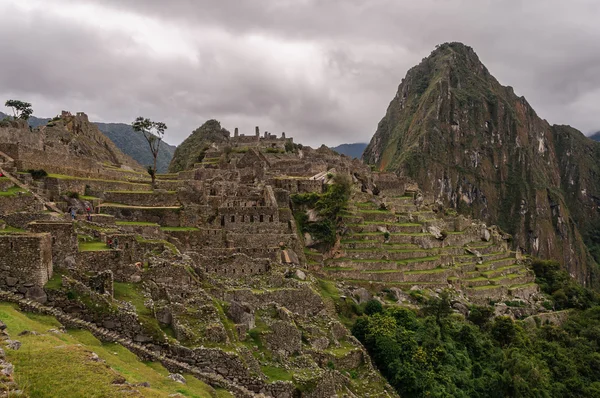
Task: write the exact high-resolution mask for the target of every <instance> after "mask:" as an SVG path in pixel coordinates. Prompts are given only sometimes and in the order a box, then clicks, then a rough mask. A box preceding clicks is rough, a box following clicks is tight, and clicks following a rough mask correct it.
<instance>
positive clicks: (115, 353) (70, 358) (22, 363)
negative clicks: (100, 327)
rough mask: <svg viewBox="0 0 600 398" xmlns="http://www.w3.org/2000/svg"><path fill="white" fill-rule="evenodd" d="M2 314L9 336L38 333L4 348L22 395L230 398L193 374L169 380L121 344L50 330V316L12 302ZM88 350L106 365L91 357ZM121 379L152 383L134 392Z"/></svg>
mask: <svg viewBox="0 0 600 398" xmlns="http://www.w3.org/2000/svg"><path fill="white" fill-rule="evenodd" d="M0 318H1V319H2V320H3V321H4V322H5V323H6V325H7V326H8V328H7V330H8V333H9V334H10V336H11V337H12V338H17V335H18V334H19V333H20V332H22V331H24V330H29V331H35V332H37V333H39V334H37V335H34V334H27V335H24V336H19V337H18V339H19V341H21V343H22V344H23V345H22V347H21V349H20V350H5V351H6V356H7V359H8V361H10V362H11V363H12V364H13V365H14V366H15V368H16V369H18V371H16V372H15V375H14V376H15V379H16V381H17V383H18V384H19V386H20V387H21V388H22V389H24V392H25V395H26V396H31V397H49V398H59V397H60V398H75V397H105V398H117V397H124V396H144V397H155V398H167V397H169V396H174V395H176V394H177V395H180V396H183V397H215V398H225V397H231V395H230V394H229V393H227V392H226V391H223V390H214V389H213V388H211V387H210V386H208V385H206V384H205V383H203V382H201V381H200V380H198V379H196V378H194V377H193V376H191V375H187V374H185V375H184V376H185V378H186V381H187V383H186V384H180V383H177V382H175V381H173V380H170V379H169V378H167V376H168V375H169V371H168V370H167V369H165V368H164V367H163V366H162V365H160V364H159V363H155V362H142V361H140V360H139V359H138V357H137V356H136V355H135V354H133V353H131V352H130V351H128V350H127V349H126V348H124V347H123V346H121V345H119V344H115V343H102V342H100V341H99V340H98V339H96V338H95V337H94V336H93V335H92V334H91V333H89V332H87V331H85V330H69V331H68V332H67V333H52V332H48V330H49V329H59V328H60V326H61V325H60V323H59V322H58V321H57V320H56V319H54V318H53V317H49V316H44V315H37V314H30V313H25V312H21V311H18V310H17V309H16V308H15V307H14V306H13V305H10V304H6V303H0ZM91 352H94V353H96V354H97V355H98V356H99V357H100V359H102V360H103V361H105V363H103V362H97V361H93V360H91ZM119 380H121V382H118V381H119ZM123 380H126V381H127V382H128V383H131V384H134V383H141V382H148V383H149V385H150V387H136V388H135V389H136V390H139V392H140V394H134V393H133V391H132V389H129V387H127V386H126V385H124V384H123V383H122V381H123ZM9 396H12V395H9Z"/></svg>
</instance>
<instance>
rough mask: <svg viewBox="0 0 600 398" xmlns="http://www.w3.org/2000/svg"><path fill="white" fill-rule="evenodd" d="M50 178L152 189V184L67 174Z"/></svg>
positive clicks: (50, 176)
mask: <svg viewBox="0 0 600 398" xmlns="http://www.w3.org/2000/svg"><path fill="white" fill-rule="evenodd" d="M47 177H48V178H56V179H59V180H81V181H101V182H112V183H119V184H128V185H137V186H140V187H150V184H144V183H139V182H127V181H121V180H103V179H100V178H85V177H75V176H68V175H65V174H52V173H51V174H48V176H47Z"/></svg>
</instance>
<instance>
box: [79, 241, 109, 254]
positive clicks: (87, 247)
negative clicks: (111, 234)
mask: <svg viewBox="0 0 600 398" xmlns="http://www.w3.org/2000/svg"><path fill="white" fill-rule="evenodd" d="M109 250H112V249H111V248H110V247H108V245H107V244H106V243H104V242H98V241H92V242H79V251H80V252H100V251H109Z"/></svg>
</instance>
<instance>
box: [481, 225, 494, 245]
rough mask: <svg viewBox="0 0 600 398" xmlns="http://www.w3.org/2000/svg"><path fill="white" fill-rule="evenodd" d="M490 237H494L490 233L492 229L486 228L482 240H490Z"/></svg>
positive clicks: (482, 232)
mask: <svg viewBox="0 0 600 398" xmlns="http://www.w3.org/2000/svg"><path fill="white" fill-rule="evenodd" d="M490 239H492V234H491V233H490V230H489V229H487V228H485V229H483V230H482V231H481V240H483V241H486V242H489V241H490Z"/></svg>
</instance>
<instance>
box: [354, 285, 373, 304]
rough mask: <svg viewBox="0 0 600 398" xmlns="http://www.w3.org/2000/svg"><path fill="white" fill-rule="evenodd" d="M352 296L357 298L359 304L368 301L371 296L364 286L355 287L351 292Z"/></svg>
mask: <svg viewBox="0 0 600 398" xmlns="http://www.w3.org/2000/svg"><path fill="white" fill-rule="evenodd" d="M352 296H354V297H355V298H356V299H357V300H358V303H359V304H362V303H366V302H367V301H369V300H371V299H372V298H373V296H372V295H371V293H369V291H368V290H367V289H365V288H364V287H360V288H358V289H355V290H354V291H353V292H352Z"/></svg>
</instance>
